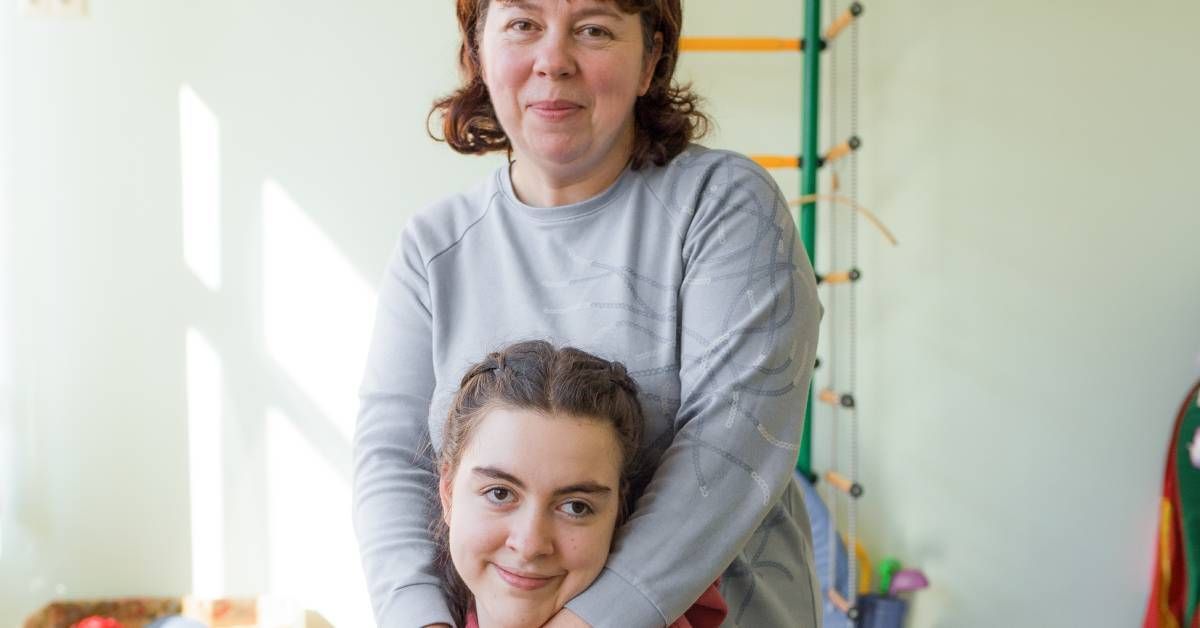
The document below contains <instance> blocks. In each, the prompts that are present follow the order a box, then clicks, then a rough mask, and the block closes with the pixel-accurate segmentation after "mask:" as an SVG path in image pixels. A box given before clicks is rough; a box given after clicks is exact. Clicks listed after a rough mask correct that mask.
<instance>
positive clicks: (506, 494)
mask: <svg viewBox="0 0 1200 628" xmlns="http://www.w3.org/2000/svg"><path fill="white" fill-rule="evenodd" d="M485 494H486V495H487V498H488V501H490V502H492V503H493V504H507V503H508V502H510V501H512V491H510V490H508V489H506V488H502V487H499V486H498V487H496V488H489V489H488V490H487V492H486V493H485Z"/></svg>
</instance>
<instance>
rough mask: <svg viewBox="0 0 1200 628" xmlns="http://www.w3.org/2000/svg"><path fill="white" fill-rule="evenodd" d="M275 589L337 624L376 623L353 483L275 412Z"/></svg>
mask: <svg viewBox="0 0 1200 628" xmlns="http://www.w3.org/2000/svg"><path fill="white" fill-rule="evenodd" d="M267 516H268V526H269V528H268V532H267V536H268V538H269V539H270V541H269V543H270V558H269V560H270V565H269V573H270V592H271V594H272V595H273V596H277V597H278V598H281V599H286V600H289V601H291V602H293V603H294V604H295V605H296V606H297V607H302V608H308V609H312V610H315V611H317V612H319V613H321V615H323V616H324V617H325V618H326V619H328V620H330V621H331V622H332V623H333V625H335V626H372V625H374V619H373V618H372V616H371V608H370V602H369V600H368V598H367V593H366V592H367V585H366V582H365V580H364V579H363V575H362V568H361V567H360V563H359V558H358V548H357V544H356V541H355V537H354V531H353V528H352V527H351V522H350V487H348V486H346V484H345V482H344V481H343V480H342V479H341V478H340V477H339V475H338V474H337V473H336V472H335V470H334V469H333V468H331V467H330V466H329V465H328V464H326V462H325V460H324V459H323V458H322V457H321V455H320V454H319V453H318V452H317V451H315V450H314V449H313V448H312V447H311V446H310V445H309V443H308V441H306V440H305V438H304V436H303V435H302V434H300V433H299V432H298V431H297V430H296V428H295V427H294V424H293V423H292V421H291V420H290V419H289V418H288V417H287V416H285V415H284V414H283V413H282V412H280V411H279V410H277V409H274V408H271V409H269V410H268V411H267Z"/></svg>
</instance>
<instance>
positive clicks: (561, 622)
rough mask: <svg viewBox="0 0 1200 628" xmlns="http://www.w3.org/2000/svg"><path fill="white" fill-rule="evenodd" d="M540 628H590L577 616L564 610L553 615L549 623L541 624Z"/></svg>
mask: <svg viewBox="0 0 1200 628" xmlns="http://www.w3.org/2000/svg"><path fill="white" fill-rule="evenodd" d="M542 628H592V626H591V624H589V623H587V622H586V621H583V620H582V619H580V618H579V615H576V614H575V613H572V612H571V611H569V610H567V609H565V608H564V609H562V610H560V611H558V612H557V613H555V614H554V617H551V618H550V621H548V622H546V623H544V624H542Z"/></svg>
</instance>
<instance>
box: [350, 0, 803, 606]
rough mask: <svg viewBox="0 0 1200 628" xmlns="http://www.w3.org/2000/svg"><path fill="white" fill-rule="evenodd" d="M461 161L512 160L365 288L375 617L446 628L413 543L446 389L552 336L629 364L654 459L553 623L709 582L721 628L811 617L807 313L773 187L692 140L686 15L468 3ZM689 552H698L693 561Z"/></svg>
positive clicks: (358, 521)
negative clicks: (724, 615)
mask: <svg viewBox="0 0 1200 628" xmlns="http://www.w3.org/2000/svg"><path fill="white" fill-rule="evenodd" d="M458 19H459V25H460V28H461V31H462V36H463V47H462V55H461V65H462V69H463V72H464V85H463V87H462V88H461V89H460V90H458V91H457V92H455V93H454V94H452V95H451V96H449V97H448V98H446V99H444V100H442V101H439V102H438V103H436V104H435V111H436V112H438V113H440V114H441V115H442V118H443V130H444V133H445V139H446V141H447V143H449V144H450V146H451V147H453V148H454V149H455V150H458V151H460V152H464V153H473V154H480V153H485V152H489V151H497V150H499V151H507V152H508V153H509V155H510V162H509V165H508V166H507V167H502V168H499V169H498V170H497V171H496V173H495V175H494V176H492V177H489V178H488V179H487V180H485V181H483V182H482V183H480V184H479V185H478V186H476V187H475V188H473V189H471V190H469V191H467V192H464V193H461V194H457V195H454V196H451V197H448V198H446V199H443V200H441V201H439V202H437V203H435V204H434V205H433V206H432V207H429V208H426V209H425V210H423V211H421V212H419V213H418V214H417V215H415V216H414V217H413V218H412V219H411V220H410V221H409V222H408V224H407V225H406V227H405V229H404V233H403V234H402V236H401V238H400V242H399V244H398V246H397V248H396V251H395V253H394V255H393V257H392V260H391V261H390V263H389V269H388V272H387V273H386V275H385V278H384V280H383V283H382V285H381V287H380V291H379V310H378V313H377V318H376V328H375V332H374V337H373V341H372V346H371V352H370V356H369V358H368V365H367V369H366V374H365V377H364V381H363V385H362V389H361V396H362V407H361V410H360V414H359V418H358V427H357V432H356V435H355V452H354V458H355V472H354V489H355V502H354V503H355V526H356V530H357V533H358V537H359V543H360V550H361V553H362V557H363V564H364V569H365V571H366V576H367V582H368V585H369V587H370V589H371V597H372V601H373V604H374V608H375V614H376V618H377V620H378V622H379V624H380V625H381V626H387V627H392V626H425V625H434V624H448V623H449V622H450V613H449V610H448V607H447V602H446V598H445V595H444V593H443V591H442V590H441V588H440V586H439V582H438V574H437V570H436V567H435V565H434V554H435V544H434V542H433V540H432V539H431V538H430V536H429V533H428V532H427V530H428V527H429V521H428V514H427V512H428V511H427V510H426V508H425V507H424V506H425V504H426V501H427V500H428V499H429V487H430V486H432V485H433V483H434V480H435V477H436V469H435V466H434V462H433V460H431V459H430V458H429V457H427V456H422V455H421V451H422V448H421V444H422V443H423V442H425V441H426V440H427V439H428V440H430V441H431V442H432V443H433V445H434V447H435V449H436V448H440V447H441V444H442V434H441V421H440V417H444V416H445V415H446V409H447V408H448V407H449V404H450V401H451V399H452V397H453V393H454V389H455V388H456V386H457V383H458V378H457V375H458V374H459V373H461V372H463V370H464V369H465V368H466V367H467V366H468V365H469V364H470V363H471V362H472V361H473V360H472V358H473V357H474V356H477V355H480V354H483V353H485V352H486V351H488V350H489V349H490V348H491V347H495V346H497V345H500V344H504V343H506V342H510V341H512V340H515V339H519V338H527V337H548V338H550V339H551V340H553V341H554V342H556V343H560V344H570V345H574V346H579V347H581V348H583V349H585V350H589V351H593V352H596V353H603V354H605V355H610V356H613V357H614V358H616V359H617V360H620V361H621V362H623V363H625V364H626V365H627V366H628V367H629V368H630V374H631V375H632V376H633V377H634V378H635V379H637V381H638V383H639V386H640V388H641V391H642V394H641V398H642V401H643V404H644V407H645V409H646V428H647V429H646V431H645V434H644V438H643V441H642V451H643V453H644V454H645V455H646V456H647V458H648V459H649V460H650V461H651V462H652V464H653V465H655V467H656V470H655V471H654V475H653V477H652V479H651V480H650V482H649V485H648V487H647V489H646V492H645V494H644V495H643V496H642V498H641V499H640V500H639V501H638V504H637V507H636V508H635V510H634V511H633V513H632V514H631V516H630V517H629V519H628V521H626V522H625V524H624V525H623V526H622V527H621V528H620V529H619V530H618V531H617V539H616V541H615V545H614V550H613V552H612V553H611V554H610V555H609V557H608V560H607V562H606V564H605V567H604V569H603V570H602V571H601V573H600V575H599V576H598V577H597V578H596V580H595V581H594V582H593V583H592V584H591V585H590V586H589V587H588V588H587V589H585V590H584V591H583V592H582V593H580V594H578V595H577V596H575V597H574V598H573V599H572V600H571V601H570V602H568V603H567V605H566V608H564V609H563V610H562V611H560V612H559V613H558V614H556V615H555V616H554V618H553V619H552V620H551V621H550V622H548V623H547V624H546V625H547V626H551V627H556V626H589V625H590V626H620V627H622V628H625V627H628V626H635V627H640V626H665V625H668V624H670V623H671V622H672V621H674V620H675V619H676V618H678V617H679V616H680V615H682V614H683V612H684V611H685V610H686V609H687V608H688V607H689V605H690V604H691V603H692V602H693V601H695V600H696V599H697V597H698V596H699V595H700V594H701V593H702V592H703V591H704V590H705V588H706V587H707V586H708V585H709V584H711V583H712V582H713V581H714V580H716V579H717V578H718V577H720V578H721V592H722V594H723V596H724V597H725V599H726V600H727V601H728V602H729V604H730V616H729V619H728V620H727V621H726V625H740V626H815V625H817V621H818V620H817V612H816V609H817V607H818V602H817V597H816V584H815V583H816V578H815V576H814V574H813V572H812V553H811V539H810V538H809V531H808V522H807V518H806V516H805V513H804V510H803V508H804V507H803V503H802V500H801V497H800V492H799V489H798V487H797V485H796V484H795V481H794V480H793V479H792V468H793V465H794V462H795V458H796V450H797V448H798V447H797V444H798V442H799V440H800V433H801V428H802V423H803V416H804V405H805V403H806V400H807V390H808V385H809V380H810V378H811V376H812V365H813V363H814V358H815V351H816V340H817V328H818V322H819V319H820V315H821V309H820V305H819V303H818V302H817V297H816V285H815V281H814V276H813V272H812V268H811V266H810V265H809V263H808V260H807V256H806V255H805V253H804V251H803V248H802V246H801V244H800V243H799V241H798V239H797V237H796V233H795V225H794V223H793V222H792V218H791V215H790V213H789V212H788V209H787V206H786V203H785V202H784V200H783V198H782V197H781V195H780V193H779V190H778V187H777V186H776V185H775V183H774V181H773V180H772V179H771V178H770V176H769V175H767V173H766V172H764V171H763V170H762V169H761V168H759V167H758V166H756V165H755V164H754V163H753V162H751V161H749V160H747V159H746V158H744V157H742V156H740V155H736V154H733V153H728V152H722V151H709V150H706V149H704V148H701V147H699V146H696V145H693V144H691V143H690V142H691V140H693V139H697V138H698V137H699V136H700V135H701V134H702V132H703V129H704V124H703V118H702V116H700V115H699V114H698V113H697V112H696V111H695V107H694V106H695V102H696V98H695V97H694V96H693V95H692V94H691V93H690V92H688V91H687V90H686V89H681V88H678V87H676V86H674V85H673V84H672V75H673V72H674V67H675V61H676V58H677V56H678V39H679V27H680V24H681V23H682V16H681V8H680V3H679V0H609V1H605V0H490V1H489V0H459V2H458ZM685 557H686V558H685Z"/></svg>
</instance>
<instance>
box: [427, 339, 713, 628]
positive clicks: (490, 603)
mask: <svg viewBox="0 0 1200 628" xmlns="http://www.w3.org/2000/svg"><path fill="white" fill-rule="evenodd" d="M642 421H643V419H642V409H641V406H640V405H639V404H638V400H637V385H636V384H635V383H634V381H633V380H632V379H631V378H630V377H629V375H627V374H626V372H625V368H624V367H623V366H622V365H621V364H620V363H617V362H609V361H607V360H604V359H601V358H598V357H595V356H593V355H590V354H588V353H585V352H583V351H580V350H578V349H573V348H570V347H568V348H563V349H555V348H554V347H553V346H551V345H550V344H549V343H547V342H542V341H532V342H523V343H518V344H515V345H512V346H510V347H508V348H506V349H503V350H501V351H499V352H496V353H492V354H491V355H489V356H488V357H487V359H486V360H484V361H483V362H480V363H478V364H476V365H474V366H472V367H471V368H470V369H469V370H468V371H467V373H466V375H465V376H464V377H463V379H462V382H461V385H460V388H459V391H458V393H457V394H456V396H455V398H454V401H453V403H452V405H451V408H450V411H449V414H448V416H447V418H446V423H445V431H444V433H443V437H442V438H443V445H442V449H441V451H440V454H439V457H438V462H439V472H440V475H439V483H438V493H439V496H440V502H441V506H442V513H441V516H440V517H438V518H436V522H437V530H436V531H435V534H434V538H435V540H436V542H437V543H438V546H439V562H440V563H441V565H440V566H441V567H442V570H443V579H444V581H445V586H446V589H447V591H448V593H449V597H450V603H451V606H452V609H451V610H452V613H453V614H454V616H455V620H456V622H458V623H459V625H465V626H468V627H472V626H482V627H484V628H490V627H492V626H530V627H536V626H541V625H542V624H544V623H545V622H546V621H548V620H549V619H550V618H551V617H553V616H554V615H555V613H557V612H558V611H559V610H561V609H562V608H563V607H564V605H565V604H566V603H567V601H568V600H570V599H571V598H572V597H574V596H575V595H577V594H578V593H579V592H581V591H583V590H584V589H586V588H587V587H588V585H589V584H591V583H592V581H593V580H595V579H596V577H597V576H598V575H599V574H600V571H601V570H602V569H603V568H604V564H605V561H606V560H607V558H608V554H609V550H610V549H611V546H612V542H613V537H614V530H615V529H616V528H617V527H618V526H619V525H621V523H622V522H623V521H624V519H625V517H626V515H627V514H628V513H629V512H630V510H631V507H632V503H633V498H634V496H635V494H636V493H637V492H638V491H637V487H636V484H637V483H638V481H637V479H636V478H637V476H638V475H639V474H638V469H637V455H636V452H637V449H638V443H639V442H640V438H641V434H642ZM725 614H726V607H725V603H724V601H723V600H722V599H721V596H720V594H719V593H718V592H717V589H716V586H715V585H714V586H712V587H710V588H709V590H708V591H706V592H705V593H704V595H703V596H702V597H701V598H700V600H698V601H697V603H696V604H695V605H694V606H693V607H692V608H691V609H690V610H688V612H687V613H686V614H685V615H684V617H682V618H680V619H679V621H677V622H675V623H674V624H672V626H674V627H696V628H699V627H703V626H712V627H715V626H718V625H719V624H720V623H721V621H722V620H723V619H724V617H725Z"/></svg>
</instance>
